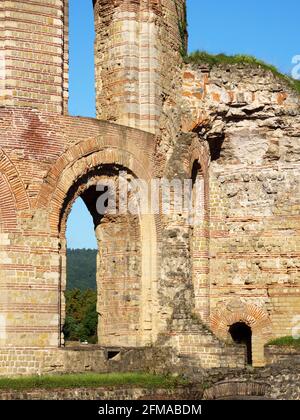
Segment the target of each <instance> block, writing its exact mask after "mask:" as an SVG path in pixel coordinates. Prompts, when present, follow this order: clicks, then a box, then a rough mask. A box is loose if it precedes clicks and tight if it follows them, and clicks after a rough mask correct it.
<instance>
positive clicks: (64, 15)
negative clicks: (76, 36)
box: [0, 0, 68, 114]
mask: <svg viewBox="0 0 300 420" xmlns="http://www.w3.org/2000/svg"><path fill="white" fill-rule="evenodd" d="M67 101H68V0H52V1H51V2H47V1H44V0H35V1H34V2H33V1H26V0H10V1H6V0H2V1H1V2H0V105H2V106H17V107H29V108H37V109H40V110H42V111H49V112H55V113H59V114H62V113H67Z"/></svg>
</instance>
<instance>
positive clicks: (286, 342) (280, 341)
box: [268, 337, 300, 347]
mask: <svg viewBox="0 0 300 420" xmlns="http://www.w3.org/2000/svg"><path fill="white" fill-rule="evenodd" d="M268 345H271V346H293V347H300V338H298V339H296V338H293V337H280V338H276V339H275V340H272V341H269V343H268Z"/></svg>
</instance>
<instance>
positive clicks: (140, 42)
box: [94, 0, 186, 133]
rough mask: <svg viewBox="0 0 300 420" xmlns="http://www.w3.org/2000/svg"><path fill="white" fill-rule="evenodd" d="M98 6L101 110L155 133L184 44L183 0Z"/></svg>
mask: <svg viewBox="0 0 300 420" xmlns="http://www.w3.org/2000/svg"><path fill="white" fill-rule="evenodd" d="M94 9H95V28H96V43H95V60H96V62H95V66H96V92H97V115H98V117H99V118H100V119H105V120H108V121H113V122H118V123H120V124H124V125H126V126H129V127H135V128H139V129H142V130H145V131H149V132H152V133H154V132H156V131H157V128H158V121H159V118H160V113H161V107H162V103H163V98H164V97H165V95H170V94H171V91H172V85H171V81H172V77H173V74H175V72H176V69H177V66H178V65H180V63H181V55H180V53H181V52H182V51H183V50H184V49H185V42H186V41H185V37H186V33H185V1H183V0H176V1H173V0H122V1H115V0H114V1H110V0H97V1H94Z"/></svg>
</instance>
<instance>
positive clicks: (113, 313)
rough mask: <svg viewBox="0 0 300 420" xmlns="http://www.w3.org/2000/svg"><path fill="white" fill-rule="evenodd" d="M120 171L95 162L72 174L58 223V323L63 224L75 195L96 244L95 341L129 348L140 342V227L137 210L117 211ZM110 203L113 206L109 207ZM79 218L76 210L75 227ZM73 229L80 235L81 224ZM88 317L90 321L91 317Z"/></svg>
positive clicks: (63, 260)
mask: <svg viewBox="0 0 300 420" xmlns="http://www.w3.org/2000/svg"><path fill="white" fill-rule="evenodd" d="M119 171H120V168H119V167H117V166H115V165H99V166H98V167H96V168H94V169H92V170H90V171H89V172H88V173H87V174H85V175H84V176H82V177H81V178H79V179H77V181H76V182H75V183H74V184H73V185H72V186H71V188H70V189H69V191H68V193H67V196H66V198H65V201H64V204H63V208H62V209H61V219H60V226H59V229H60V239H61V244H62V250H61V255H62V280H61V285H62V290H61V292H62V293H61V328H62V331H63V332H64V330H65V328H64V325H65V314H66V306H65V297H64V291H65V289H66V287H67V279H66V275H65V274H66V273H65V272H66V270H64V267H65V250H66V239H65V232H66V225H67V220H68V217H69V214H70V211H71V208H72V206H73V204H74V202H75V201H76V199H78V197H80V199H82V200H83V202H84V204H85V206H86V208H87V209H88V211H89V213H90V215H91V216H92V220H93V229H94V235H95V237H96V243H97V246H96V248H97V250H96V263H95V264H96V269H95V272H96V274H95V276H96V290H97V291H96V303H95V304H94V310H96V312H97V318H98V327H97V336H98V344H100V345H104V346H115V347H121V346H122V347H131V346H137V345H139V340H140V334H141V327H140V324H141V301H142V296H141V295H142V285H141V274H142V264H141V228H140V220H139V217H138V216H137V215H132V214H130V213H128V214H127V213H126V214H123V213H121V212H119V211H118V202H119V200H118V199H117V197H118V196H119V190H118V188H119V187H118V181H119ZM131 178H133V175H132V174H130V173H127V179H128V180H130V179H131ZM108 196H109V197H110V199H109V200H108V199H107V197H108ZM100 203H102V206H101V205H100ZM112 204H115V205H116V207H114V206H112V207H110V206H111V205H112ZM81 222H82V220H81V214H79V217H78V219H77V227H78V224H79V226H80V225H81ZM77 234H78V235H82V232H81V229H79V230H78V229H77ZM88 297H89V296H88ZM67 309H68V308H67ZM94 313H95V312H94ZM90 318H92V319H90V320H91V321H93V319H94V318H93V317H90ZM63 343H64V336H63V335H62V344H63Z"/></svg>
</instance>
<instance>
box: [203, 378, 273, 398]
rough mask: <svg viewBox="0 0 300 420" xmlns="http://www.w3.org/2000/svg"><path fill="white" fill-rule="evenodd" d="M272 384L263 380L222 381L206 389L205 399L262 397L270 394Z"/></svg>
mask: <svg viewBox="0 0 300 420" xmlns="http://www.w3.org/2000/svg"><path fill="white" fill-rule="evenodd" d="M269 390H270V385H269V384H268V383H262V382H249V381H247V382H246V381H237V380H232V381H222V382H218V383H216V384H214V385H213V386H212V387H210V388H208V389H206V390H205V392H204V394H203V399H204V400H223V399H241V397H244V398H243V399H262V398H264V397H265V395H266V394H268V392H269ZM264 399H268V398H266V397H265V398H264Z"/></svg>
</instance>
